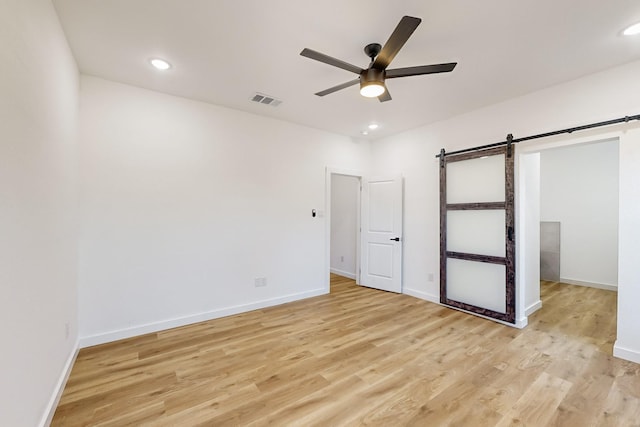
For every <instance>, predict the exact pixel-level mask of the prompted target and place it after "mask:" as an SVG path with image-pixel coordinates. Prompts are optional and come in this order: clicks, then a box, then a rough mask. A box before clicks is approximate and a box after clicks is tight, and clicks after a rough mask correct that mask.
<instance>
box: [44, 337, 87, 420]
mask: <svg viewBox="0 0 640 427" xmlns="http://www.w3.org/2000/svg"><path fill="white" fill-rule="evenodd" d="M79 351H80V342H79V340H76V342H75V344H74V345H73V348H72V349H71V353H70V354H69V357H68V358H67V361H66V363H65V364H64V367H63V368H62V372H61V373H60V378H58V382H56V385H55V387H54V389H53V393H52V394H51V398H50V399H49V403H47V406H46V407H45V409H44V413H43V414H42V419H41V420H40V424H38V425H39V426H40V427H47V426H49V425H50V424H51V421H53V416H54V415H55V413H56V409H57V408H58V403H60V398H61V397H62V392H63V391H64V387H65V385H67V380H68V379H69V375H71V370H72V369H73V364H74V363H75V362H76V358H77V357H78V352H79Z"/></svg>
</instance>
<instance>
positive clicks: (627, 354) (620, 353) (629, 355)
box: [613, 341, 640, 363]
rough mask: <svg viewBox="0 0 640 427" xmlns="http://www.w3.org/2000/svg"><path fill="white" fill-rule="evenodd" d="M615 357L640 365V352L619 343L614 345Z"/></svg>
mask: <svg viewBox="0 0 640 427" xmlns="http://www.w3.org/2000/svg"><path fill="white" fill-rule="evenodd" d="M613 355H614V356H615V357H617V358H620V359H625V360H628V361H630V362H635V363H640V350H631V349H630V348H626V347H623V346H621V345H619V344H618V341H616V343H615V344H614V345H613Z"/></svg>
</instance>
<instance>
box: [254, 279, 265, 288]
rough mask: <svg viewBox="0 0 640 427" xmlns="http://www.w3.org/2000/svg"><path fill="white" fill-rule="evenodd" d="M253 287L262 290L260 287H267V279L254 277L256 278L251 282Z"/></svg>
mask: <svg viewBox="0 0 640 427" xmlns="http://www.w3.org/2000/svg"><path fill="white" fill-rule="evenodd" d="M253 285H254V286H255V287H256V288H262V287H265V286H267V278H266V277H256V278H255V279H254V280H253Z"/></svg>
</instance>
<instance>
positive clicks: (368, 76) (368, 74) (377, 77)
mask: <svg viewBox="0 0 640 427" xmlns="http://www.w3.org/2000/svg"><path fill="white" fill-rule="evenodd" d="M384 77H385V71H384V70H376V69H375V68H368V69H366V70H363V71H362V73H360V87H362V86H363V85H364V86H368V85H370V84H372V83H374V84H375V83H377V84H384Z"/></svg>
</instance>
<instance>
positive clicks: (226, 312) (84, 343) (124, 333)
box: [80, 288, 328, 348]
mask: <svg viewBox="0 0 640 427" xmlns="http://www.w3.org/2000/svg"><path fill="white" fill-rule="evenodd" d="M327 292H328V289H325V288H322V289H315V290H313V291H308V292H301V293H298V294H290V295H285V296H282V297H278V298H271V299H267V300H262V301H257V302H253V303H249V304H241V305H236V306H232V307H225V308H220V309H217V310H212V311H207V312H204V313H198V314H194V315H190V316H184V317H178V318H175V319H168V320H161V321H159V322H153V323H147V324H144V325H139V326H134V327H131V328H125V329H119V330H115V331H110V332H105V333H102V334H96V335H90V336H86V337H81V338H80V348H85V347H91V346H94V345H99V344H105V343H108V342H112V341H118V340H122V339H126V338H131V337H135V336H138V335H144V334H149V333H152V332H158V331H164V330H166V329H172V328H177V327H180V326H185V325H190V324H192V323H198V322H205V321H207V320H212V319H218V318H220V317H226V316H232V315H234V314H239V313H245V312H247V311H252V310H259V309H261V308H266V307H272V306H274V305H280V304H285V303H288V302H293V301H298V300H301V299H306V298H311V297H316V296H318V295H324V294H326V293H327Z"/></svg>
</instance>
